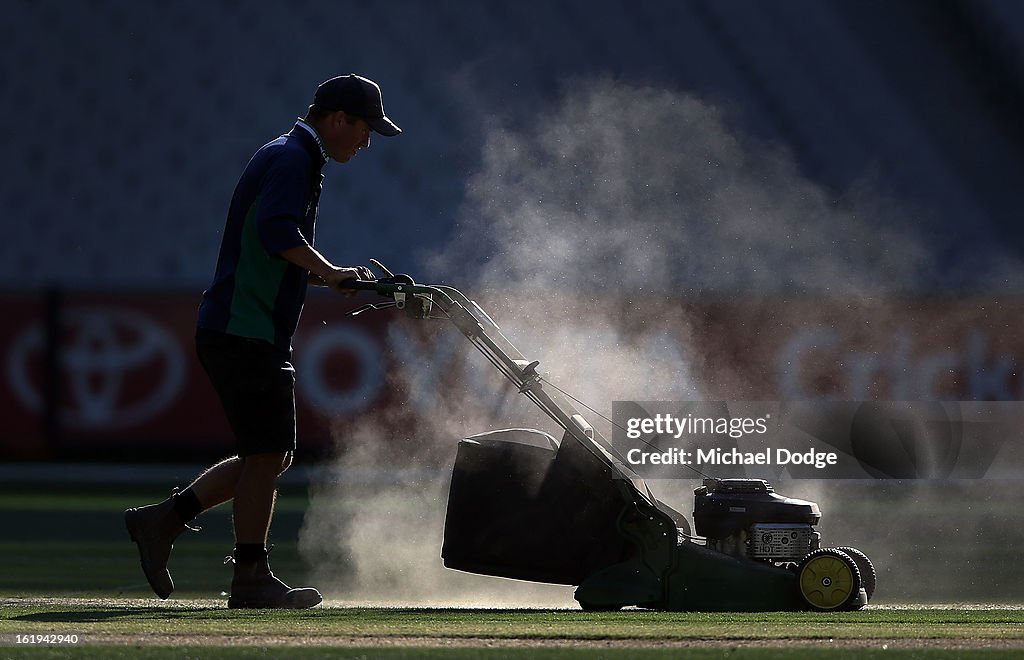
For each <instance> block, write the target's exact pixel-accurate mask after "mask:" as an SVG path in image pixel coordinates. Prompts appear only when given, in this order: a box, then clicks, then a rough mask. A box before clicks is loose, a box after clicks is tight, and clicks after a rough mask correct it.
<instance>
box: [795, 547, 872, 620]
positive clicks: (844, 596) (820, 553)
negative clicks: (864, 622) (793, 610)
mask: <svg viewBox="0 0 1024 660" xmlns="http://www.w3.org/2000/svg"><path fill="white" fill-rule="evenodd" d="M797 579H798V583H799V587H800V595H801V596H802V597H803V600H804V602H806V603H807V605H809V606H810V607H811V609H815V610H823V611H828V610H839V609H843V608H844V607H845V606H846V605H848V604H849V603H850V602H851V601H853V599H854V598H856V597H857V594H858V592H859V591H860V587H861V578H860V571H859V570H858V569H857V564H856V562H854V561H853V559H852V558H851V557H850V556H849V555H848V554H846V553H845V552H843V551H841V550H837V549H836V548H822V549H821V550H815V551H814V552H812V553H810V554H809V555H807V556H806V557H804V560H803V561H802V562H801V563H800V569H799V572H798V575H797Z"/></svg>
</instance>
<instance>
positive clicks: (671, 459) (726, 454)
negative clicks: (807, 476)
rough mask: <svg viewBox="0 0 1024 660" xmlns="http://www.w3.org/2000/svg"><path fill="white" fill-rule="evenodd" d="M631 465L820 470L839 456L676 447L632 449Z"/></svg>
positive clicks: (812, 451) (832, 453) (627, 453)
mask: <svg viewBox="0 0 1024 660" xmlns="http://www.w3.org/2000/svg"><path fill="white" fill-rule="evenodd" d="M626 460H627V461H628V462H629V463H630V465H806V466H809V467H814V468H817V469H819V470H820V469H824V468H826V467H829V466H832V465H835V464H836V463H837V462H838V460H839V459H838V456H837V455H836V454H835V453H834V452H820V451H817V450H815V449H811V450H809V451H805V452H796V451H790V450H789V449H781V448H765V449H764V450H762V451H754V452H750V451H747V452H743V451H739V450H738V449H735V448H733V449H719V448H714V449H695V450H693V451H687V450H685V449H678V448H672V449H668V450H665V451H645V450H642V449H636V448H634V449H630V450H629V451H628V452H626Z"/></svg>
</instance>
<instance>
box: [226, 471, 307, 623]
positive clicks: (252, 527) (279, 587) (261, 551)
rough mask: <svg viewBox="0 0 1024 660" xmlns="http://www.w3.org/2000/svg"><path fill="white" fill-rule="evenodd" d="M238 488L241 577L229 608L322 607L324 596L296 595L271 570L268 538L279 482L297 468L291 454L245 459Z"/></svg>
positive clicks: (237, 540)
mask: <svg viewBox="0 0 1024 660" xmlns="http://www.w3.org/2000/svg"><path fill="white" fill-rule="evenodd" d="M241 462H242V470H241V474H240V476H239V479H238V484H237V486H236V487H235V499H234V514H235V516H234V520H235V552H234V557H233V558H234V561H235V575H234V578H233V579H232V580H231V597H230V598H229V599H228V607H231V608H242V607H254V608H293V609H302V608H307V607H313V606H314V605H318V604H319V603H320V601H321V600H322V597H321V596H320V592H319V591H317V590H316V589H313V588H302V589H292V588H291V587H289V586H288V585H287V584H285V583H284V582H282V581H281V580H279V579H277V577H275V576H274V574H273V573H272V572H271V570H270V561H269V558H268V551H267V536H268V533H269V531H270V521H271V518H272V517H273V515H274V499H275V497H276V495H277V477H278V475H280V474H281V473H282V472H283V471H284V470H286V469H287V468H288V466H289V465H290V464H291V454H290V452H266V453H260V454H252V455H250V456H246V457H245V458H243V459H242V461H241Z"/></svg>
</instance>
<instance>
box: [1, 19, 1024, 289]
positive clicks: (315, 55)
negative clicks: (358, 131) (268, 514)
mask: <svg viewBox="0 0 1024 660" xmlns="http://www.w3.org/2000/svg"><path fill="white" fill-rule="evenodd" d="M3 9H4V14H5V20H4V21H2V22H0V44H2V45H0V51H2V54H3V57H2V58H0V94H2V95H3V98H4V103H3V104H2V105H0V115H2V120H3V122H2V123H3V126H4V127H5V129H4V143H5V147H6V149H5V156H6V157H5V158H4V160H3V164H2V166H0V167H2V173H0V182H2V183H0V217H2V222H3V225H4V228H5V231H4V235H5V239H4V240H3V241H2V242H0V287H3V288H6V289H9V290H10V289H14V290H26V289H29V290H31V289H38V288H40V287H44V286H47V285H59V286H65V287H68V286H70V287H85V288H90V289H124V288H138V287H142V288H159V289H181V290H198V289H200V288H201V287H202V286H204V285H205V284H206V282H207V280H208V278H209V276H210V274H211V272H212V267H213V260H214V257H215V255H216V250H217V245H218V234H219V231H220V224H221V223H222V219H223V215H224V213H225V210H226V208H227V203H228V200H229V198H230V194H231V190H232V188H233V186H234V183H235V181H236V179H237V176H238V174H239V172H240V171H241V168H242V167H243V166H244V164H245V162H246V160H247V159H248V157H249V156H250V155H251V153H252V152H253V150H254V149H255V148H256V147H258V146H259V145H260V144H262V143H264V142H266V141H268V140H270V139H272V138H273V137H275V136H277V135H279V134H280V133H282V132H284V131H286V130H287V129H288V128H289V127H290V124H291V122H292V121H293V119H294V118H295V116H297V115H299V114H302V113H303V112H304V110H305V107H306V105H307V104H308V102H309V99H310V96H311V93H312V90H313V88H314V87H315V86H316V84H317V83H318V82H320V81H321V80H323V79H325V78H327V77H329V76H332V75H335V74H338V73H346V72H349V71H358V72H361V73H364V74H365V75H368V76H370V77H372V78H374V79H376V80H377V81H378V82H380V83H381V85H382V87H383V89H384V98H385V105H386V108H387V110H388V112H389V114H390V115H391V116H393V117H394V118H395V119H396V121H398V122H399V123H400V125H402V127H403V128H404V129H405V134H404V135H402V136H401V137H400V138H397V139H394V140H387V139H377V140H375V142H374V144H373V147H372V149H371V150H370V152H369V153H368V154H364V155H361V156H360V157H359V158H358V159H357V161H356V162H353V164H352V165H351V166H347V167H344V168H340V167H338V166H331V168H330V170H329V172H328V178H327V190H326V192H325V195H324V202H323V205H322V209H321V218H322V221H321V222H322V223H323V224H322V227H323V229H321V231H320V232H319V236H318V247H320V248H322V249H323V250H324V251H325V252H326V253H327V254H329V255H332V256H333V257H334V258H335V259H336V260H337V261H340V262H365V259H366V258H367V257H369V256H377V257H379V258H381V259H384V260H386V261H390V262H391V263H393V264H395V266H396V267H397V268H399V269H401V270H410V271H411V270H415V269H418V268H421V267H422V265H421V262H420V258H421V257H422V255H423V253H424V251H425V250H429V249H431V248H432V247H436V246H438V245H441V244H443V243H444V242H446V241H448V240H450V239H451V238H452V236H453V233H454V232H456V231H457V229H456V227H457V225H456V220H457V218H458V216H459V213H460V208H461V206H462V203H463V199H464V190H465V183H466V179H467V177H468V176H469V175H470V174H471V173H472V172H474V171H475V170H476V169H477V168H478V167H479V166H480V158H481V141H482V139H483V135H484V134H485V132H486V130H487V127H488V125H489V122H491V121H492V120H493V119H494V118H500V119H501V121H503V122H506V123H507V124H508V125H512V126H516V125H521V126H528V125H531V124H534V123H542V122H545V120H546V118H547V117H549V116H550V112H549V110H550V107H551V106H552V105H553V104H555V103H556V102H557V99H558V98H559V95H560V94H561V93H562V92H563V91H564V90H565V88H566V86H567V85H571V84H572V81H573V80H578V79H580V78H581V77H588V76H604V77H609V78H612V79H615V80H619V81H623V82H625V83H627V84H633V85H650V86H653V87H657V88H664V89H669V90H676V91H679V92H685V93H688V94H693V95H695V96H696V97H698V98H701V99H703V100H705V101H706V102H707V103H710V104H713V105H715V106H716V107H718V108H720V109H722V111H723V112H724V113H725V114H726V115H727V116H728V117H729V120H730V122H732V124H733V125H734V126H737V127H738V130H742V131H743V132H744V133H745V134H747V135H750V136H751V137H752V138H753V139H757V140H761V141H764V142H766V143H768V144H771V145H775V147H776V148H778V149H782V150H787V151H789V152H790V153H791V154H792V156H793V158H794V160H795V162H796V164H797V166H798V168H799V169H800V173H801V175H802V176H805V177H807V178H808V179H810V180H812V181H814V182H815V183H816V184H818V185H820V186H823V187H824V188H825V189H826V190H827V191H830V192H831V193H832V194H834V195H835V197H836V198H837V199H841V198H842V196H843V194H844V193H845V191H847V190H848V189H849V188H850V186H852V185H862V184H863V182H864V181H869V182H870V185H871V186H872V187H873V188H874V189H876V190H877V192H878V193H879V194H884V195H887V196H891V197H893V198H895V199H898V200H900V201H901V203H903V204H905V205H907V207H908V208H910V209H912V210H911V212H908V213H905V214H903V215H902V216H901V218H902V220H901V222H905V223H908V224H911V225H913V226H914V227H915V229H916V231H918V233H924V234H927V235H929V236H932V237H933V238H934V239H935V243H936V245H937V249H938V251H939V253H940V256H941V260H940V263H949V264H952V265H954V266H955V264H956V263H957V262H958V261H959V260H961V259H962V258H963V254H964V253H966V252H971V253H974V254H977V253H981V254H984V253H985V252H986V251H988V250H997V249H998V250H999V251H1001V252H1006V253H1009V254H1010V255H1012V258H1014V259H1016V255H1017V254H1019V250H1020V248H1021V247H1024V233H1022V229H1021V223H1020V222H1019V220H1018V216H1019V213H1018V208H1017V201H1018V196H1019V190H1020V183H1021V182H1022V181H1024V130H1022V122H1021V121H1020V117H1021V116H1022V112H1021V110H1022V108H1024V52H1022V46H1024V5H1021V3H1018V2H1014V1H1012V0H973V1H971V2H968V1H956V0H941V1H938V0H905V1H901V2H884V1H882V0H860V1H857V2H853V1H851V0H837V1H832V2H822V1H820V0H788V1H786V2H755V1H752V0H718V1H706V0H678V1H671V2H670V1H667V0H658V1H654V0H639V1H629V2H626V1H621V2H620V1H615V0H599V1H593V0H586V1H583V0H579V1H577V0H553V1H550V2H505V1H488V2H467V1H463V0H459V1H436V2H425V1H423V2H417V1H412V0H395V1H391V2H386V3H385V2H346V1H327V0H294V1H291V2H267V1H252V2H243V1H241V0H210V1H203V2H199V1H193V0H184V1H180V2H134V1H129V0H74V1H71V2H68V1H62V0H41V1H31V2H30V1H28V0H7V1H5V2H4V3H3ZM617 120H618V121H623V122H637V123H638V124H641V125H642V123H643V121H644V118H643V117H634V116H630V117H619V118H617ZM560 128H561V129H562V130H564V131H567V132H571V131H572V130H573V127H572V126H562V127H560ZM807 221H809V222H811V221H813V219H812V218H808V219H807ZM666 222H672V219H671V218H669V219H666ZM341 227H343V228H344V229H343V230H339V228H341ZM421 248H422V249H421ZM937 270H939V271H942V270H944V269H943V268H938V269H937ZM951 270H956V269H955V268H951ZM929 282H930V283H931V284H930V286H931V287H932V288H934V289H941V290H948V289H960V288H967V289H977V288H980V287H989V286H990V285H991V283H990V282H989V281H985V282H981V281H978V280H974V279H973V278H972V277H971V275H970V273H969V272H968V273H964V272H963V269H960V270H959V271H958V274H957V275H956V276H955V277H942V276H941V273H939V274H937V275H936V276H935V277H934V278H933V279H931V280H929ZM1010 286H1011V288H1014V287H1016V284H1011V285H1010Z"/></svg>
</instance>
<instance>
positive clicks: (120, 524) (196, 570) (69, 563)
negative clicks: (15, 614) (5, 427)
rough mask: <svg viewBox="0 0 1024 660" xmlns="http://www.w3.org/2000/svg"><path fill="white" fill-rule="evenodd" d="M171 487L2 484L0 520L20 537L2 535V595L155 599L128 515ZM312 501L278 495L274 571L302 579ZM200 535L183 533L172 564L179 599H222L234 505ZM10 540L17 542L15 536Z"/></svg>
mask: <svg viewBox="0 0 1024 660" xmlns="http://www.w3.org/2000/svg"><path fill="white" fill-rule="evenodd" d="M167 492H168V488H167V487H166V486H165V485H160V486H159V487H152V488H148V487H118V488H92V489H89V490H86V489H83V488H82V487H80V486H79V487H74V486H67V487H64V488H56V489H55V488H54V487H53V486H50V485H48V486H45V487H44V486H19V487H17V488H13V487H10V486H0V519H2V520H3V521H4V527H5V528H6V529H8V530H17V532H16V534H11V535H6V536H5V537H0V566H4V567H9V568H10V570H4V571H3V573H2V574H0V596H18V597H28V596H47V597H58V596H68V597H72V596H85V595H89V596H98V597H114V596H124V597H133V598H141V597H148V596H150V595H152V592H151V591H150V588H149V585H148V584H146V582H145V579H144V578H143V576H142V572H141V571H140V569H139V567H138V555H137V553H136V549H135V545H134V544H133V543H132V542H131V541H130V540H129V538H128V533H127V532H126V531H125V528H124V518H123V512H124V510H125V509H126V508H128V507H131V506H140V505H143V504H148V503H152V502H157V501H160V500H161V499H163V498H164V497H166V496H167ZM307 504H308V501H307V497H306V494H305V492H304V491H302V490H298V491H290V492H289V491H285V492H283V493H282V494H281V495H280V496H279V497H278V504H277V512H276V514H275V517H274V526H273V529H272V532H271V543H272V544H273V546H274V547H273V554H272V559H273V563H274V568H275V570H278V571H280V572H281V573H283V574H287V575H290V576H295V579H296V580H301V579H302V578H303V577H304V576H305V573H306V571H307V568H308V567H307V566H306V565H305V563H304V562H303V561H302V559H301V558H300V557H299V552H298V542H297V540H298V530H299V527H300V526H301V524H302V516H303V514H304V512H305V510H306V506H307ZM197 523H198V524H199V525H200V526H201V527H202V531H201V532H200V533H197V534H194V533H191V532H185V533H184V534H182V535H181V536H180V537H179V538H178V540H177V541H176V542H175V544H174V557H173V558H172V562H171V567H172V569H174V573H175V588H176V589H175V595H176V596H178V597H184V598H217V597H220V595H221V592H222V591H224V590H225V589H227V588H228V586H229V584H230V582H231V567H230V566H225V565H224V558H225V557H226V556H227V555H230V554H231V550H232V547H233V537H232V533H231V508H230V506H221V507H218V508H216V509H214V510H212V511H210V512H207V513H205V514H203V515H202V516H201V517H200V518H199V519H198V521H197ZM11 537H13V539H12V538H11Z"/></svg>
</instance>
